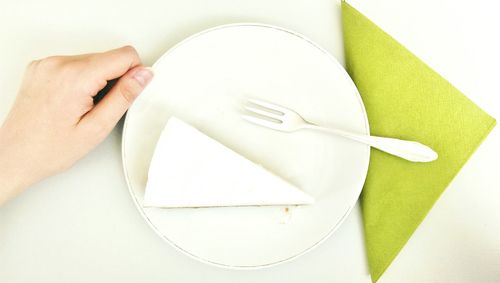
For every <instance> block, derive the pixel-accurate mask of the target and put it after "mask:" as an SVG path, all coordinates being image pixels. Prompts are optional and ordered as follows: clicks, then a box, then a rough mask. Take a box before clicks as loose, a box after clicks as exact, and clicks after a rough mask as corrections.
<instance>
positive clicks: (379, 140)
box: [303, 124, 438, 162]
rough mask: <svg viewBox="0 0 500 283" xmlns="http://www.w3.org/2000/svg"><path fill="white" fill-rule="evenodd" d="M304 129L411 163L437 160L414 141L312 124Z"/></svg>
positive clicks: (433, 153)
mask: <svg viewBox="0 0 500 283" xmlns="http://www.w3.org/2000/svg"><path fill="white" fill-rule="evenodd" d="M303 128H305V129H312V130H317V131H322V132H326V133H330V134H335V135H338V136H342V137H345V138H348V139H351V140H355V141H357V142H361V143H364V144H367V145H369V146H371V147H374V148H376V149H378V150H381V151H384V152H387V153H390V154H392V155H395V156H398V157H401V158H404V159H406V160H409V161H413V162H430V161H433V160H436V159H437V158H438V154H437V153H436V152H435V151H434V150H432V149H431V148H430V147H428V146H426V145H423V144H421V143H419V142H415V141H407V140H400V139H395V138H386V137H377V136H370V135H360V134H355V133H350V132H346V131H343V130H339V129H333V128H326V127H321V126H317V125H313V124H306V125H304V126H303Z"/></svg>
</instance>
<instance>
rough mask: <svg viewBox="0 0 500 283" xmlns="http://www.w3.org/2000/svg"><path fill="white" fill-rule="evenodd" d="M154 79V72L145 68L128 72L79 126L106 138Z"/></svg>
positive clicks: (86, 115) (83, 118)
mask: <svg viewBox="0 0 500 283" xmlns="http://www.w3.org/2000/svg"><path fill="white" fill-rule="evenodd" d="M152 78H153V72H152V70H151V69H149V68H145V67H135V68H133V69H131V70H130V71H128V72H126V73H125V75H123V76H122V77H121V78H120V79H119V80H118V82H117V83H116V84H115V85H114V86H113V88H112V89H111V90H110V91H109V93H108V94H107V95H106V96H105V97H104V98H103V99H102V100H101V101H100V102H99V103H98V104H97V105H96V106H95V107H94V108H93V109H92V110H91V111H90V112H88V113H87V114H85V116H84V117H82V119H81V120H80V122H79V126H80V127H84V128H86V129H87V130H88V129H90V131H91V132H97V133H95V134H99V133H100V134H104V135H103V136H106V135H107V134H108V133H109V132H110V131H111V130H112V129H113V127H114V126H115V125H116V123H118V121H119V120H120V118H121V117H122V116H123V114H125V112H126V111H127V109H128V108H129V107H130V105H131V104H132V102H133V101H134V100H135V98H136V97H137V96H138V95H139V94H140V93H141V91H142V90H143V89H144V87H146V85H147V84H148V83H149V82H150V81H151V79H152Z"/></svg>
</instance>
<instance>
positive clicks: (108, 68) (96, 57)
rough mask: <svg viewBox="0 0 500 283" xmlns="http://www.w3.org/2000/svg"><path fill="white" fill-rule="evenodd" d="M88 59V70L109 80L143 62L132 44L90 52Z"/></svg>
mask: <svg viewBox="0 0 500 283" xmlns="http://www.w3.org/2000/svg"><path fill="white" fill-rule="evenodd" d="M86 60H87V63H88V67H89V68H88V70H91V71H92V73H93V74H94V75H95V76H96V77H98V78H100V79H105V80H108V81H109V80H112V79H115V78H118V77H120V76H122V75H123V74H125V73H126V72H127V71H128V70H130V69H131V68H134V67H136V66H139V65H140V64H141V59H140V58H139V55H138V54H137V51H136V50H135V49H134V48H133V47H131V46H124V47H121V48H117V49H113V50H109V51H106V52H102V53H94V54H89V55H88V57H87V58H86Z"/></svg>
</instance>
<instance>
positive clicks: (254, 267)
mask: <svg viewBox="0 0 500 283" xmlns="http://www.w3.org/2000/svg"><path fill="white" fill-rule="evenodd" d="M244 26H246V27H252V26H253V27H261V28H271V29H276V30H279V31H282V32H287V33H289V34H291V35H294V36H296V37H298V38H300V39H302V40H305V41H307V42H308V43H309V44H311V45H312V46H314V47H315V48H317V49H318V50H319V51H321V52H323V53H324V54H325V55H326V56H327V57H328V58H329V59H330V60H331V61H332V62H333V63H334V64H335V65H336V66H337V68H339V69H340V70H341V73H343V75H344V77H346V79H347V80H348V81H349V83H350V84H351V85H352V87H353V89H354V91H355V93H354V95H355V96H356V99H357V100H358V104H359V105H360V107H361V110H362V114H363V118H364V122H365V123H364V126H365V132H366V134H370V125H369V121H368V114H367V112H366V108H365V105H364V103H363V100H362V98H361V95H360V93H359V90H358V88H357V87H356V85H355V83H354V82H353V80H352V78H351V77H350V76H349V74H348V73H347V70H346V69H345V68H344V67H343V66H342V65H341V64H340V62H339V61H338V60H337V58H335V57H334V56H333V55H332V54H330V53H329V52H328V51H327V50H326V49H324V48H323V47H321V46H320V45H319V44H317V43H315V42H314V41H312V40H311V39H309V38H308V37H306V36H304V35H303V34H301V33H299V32H296V31H293V30H290V29H288V28H284V27H280V26H276V25H271V24H265V23H257V22H240V23H232V24H223V25H217V26H214V27H211V28H207V29H204V30H201V31H199V32H196V33H194V34H191V35H190V36H188V37H186V38H184V39H183V40H181V41H179V42H177V43H176V44H174V45H173V46H172V47H170V48H169V49H168V50H167V51H166V52H165V53H163V54H162V55H161V56H160V57H159V58H158V59H157V60H156V61H155V63H154V64H153V65H152V68H153V69H154V68H155V66H156V65H157V64H159V63H160V62H161V61H163V59H164V58H165V57H167V56H168V55H169V54H170V53H172V52H173V51H174V50H176V49H177V48H178V47H179V46H182V45H184V44H185V43H186V42H189V41H190V40H191V39H194V38H196V37H199V36H201V35H203V34H205V33H209V32H211V31H215V30H220V29H225V28H233V27H244ZM146 88H147V87H146ZM134 106H135V103H133V104H132V106H131V107H130V108H129V110H132V109H134V108H135V107H134ZM128 121H129V115H128V111H127V113H126V114H125V120H124V123H123V130H122V135H121V136H122V142H121V158H122V168H123V173H124V175H125V181H126V183H127V189H128V192H129V194H130V196H131V197H132V199H133V202H134V204H135V207H136V208H137V210H138V211H139V213H140V214H141V216H142V217H143V218H144V220H145V221H146V223H147V224H148V225H149V227H150V228H151V229H152V230H153V231H154V232H155V233H156V234H157V235H158V236H159V237H160V238H161V239H163V240H164V241H165V242H167V243H168V244H169V245H171V246H172V247H174V249H176V250H178V251H180V252H181V253H182V254H184V255H187V256H188V257H190V258H192V259H195V260H197V261H199V262H202V263H205V264H208V265H211V266H215V267H219V268H225V269H232V270H257V269H263V268H269V267H273V266H276V265H280V264H283V263H286V262H289V261H292V260H294V259H296V258H298V257H300V256H302V255H304V254H306V253H308V252H310V251H312V250H314V249H315V248H316V247H318V246H320V245H321V244H322V243H323V242H325V241H326V240H327V239H329V238H330V237H331V236H332V235H333V233H335V231H337V229H338V228H339V227H340V226H341V225H342V223H344V221H345V219H346V218H347V216H349V215H350V214H351V212H352V209H353V208H354V206H355V205H356V203H357V201H358V199H359V197H360V195H361V192H362V190H363V187H364V183H365V182H366V177H367V175H368V167H369V164H370V156H371V150H370V146H368V145H366V146H365V151H366V155H367V157H366V164H365V165H364V172H365V173H364V174H363V180H362V184H363V185H361V186H360V188H359V189H358V192H357V194H356V195H355V199H354V200H353V201H351V202H350V205H349V207H348V208H347V209H346V212H345V213H344V215H343V216H342V217H341V218H340V220H339V221H338V222H337V223H336V224H335V226H333V227H332V228H331V229H330V231H329V232H328V233H327V234H326V235H325V236H323V238H321V239H320V240H318V241H317V242H316V243H314V244H313V245H311V246H309V247H308V248H306V249H304V250H302V251H300V252H299V253H297V254H295V255H293V256H290V257H288V258H285V259H282V260H279V261H275V262H272V263H267V264H260V265H252V266H239V265H229V264H224V263H219V262H214V261H211V260H208V259H205V258H203V257H200V256H198V255H196V254H193V253H190V252H188V251H187V250H185V249H183V248H182V247H180V246H178V245H177V244H176V243H174V242H173V241H172V240H170V239H169V238H168V237H166V236H165V235H163V233H161V231H159V229H158V228H157V227H156V226H155V225H154V224H153V223H152V221H151V220H150V219H149V217H148V216H147V215H146V213H145V211H144V208H143V207H141V205H140V204H139V201H138V200H137V197H136V196H135V193H134V191H133V189H132V185H131V182H130V177H129V175H128V171H127V162H126V153H125V148H126V146H125V145H126V138H125V137H126V133H127V126H128Z"/></svg>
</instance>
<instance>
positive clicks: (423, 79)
mask: <svg viewBox="0 0 500 283" xmlns="http://www.w3.org/2000/svg"><path fill="white" fill-rule="evenodd" d="M342 22H343V31H344V46H345V58H346V66H347V71H348V73H349V74H350V76H351V77H352V79H353V80H354V82H355V84H356V86H357V87H358V89H359V92H360V93H361V96H362V98H363V102H364V104H365V107H366V111H367V113H368V120H369V122H370V128H371V133H372V134H373V135H377V136H388V137H396V138H400V139H405V140H415V141H419V142H421V143H424V144H426V145H429V146H430V147H432V148H433V149H434V150H435V151H436V152H437V153H438V154H439V158H438V160H436V161H434V162H431V163H411V162H408V161H405V160H403V159H400V158H397V157H394V156H391V155H388V154H385V153H383V152H380V151H378V150H376V149H372V151H371V159H370V168H369V170H368V176H367V179H366V183H365V186H364V189H363V194H362V196H361V206H362V211H363V220H364V228H365V238H366V246H367V252H368V263H369V266H370V273H371V276H372V281H373V282H375V281H377V280H378V279H379V278H380V276H381V275H382V274H383V272H384V271H385V270H386V269H387V267H388V266H389V264H390V263H391V262H392V260H393V259H394V258H395V257H396V255H397V254H398V253H399V251H400V250H401V249H402V248H403V246H404V245H405V244H406V242H407V241H408V239H409V238H410V236H411V235H412V233H413V232H414V231H415V229H416V228H417V226H418V225H419V224H420V223H421V222H422V220H423V219H424V218H425V216H426V215H427V213H428V212H429V210H430V209H431V207H432V206H433V204H434V203H435V202H436V200H437V199H438V198H439V196H440V195H441V193H442V192H443V191H444V190H445V189H446V187H447V186H448V184H449V183H450V182H451V180H452V179H453V178H454V177H455V175H456V174H457V173H458V171H459V170H460V168H461V167H462V166H463V165H464V163H465V162H466V161H467V159H468V158H469V157H470V156H471V155H472V153H473V152H474V150H475V149H476V148H477V147H478V146H479V144H480V143H481V142H482V141H483V140H484V138H485V137H486V136H487V135H488V133H489V132H490V131H491V129H492V128H493V127H494V126H495V124H496V121H495V119H493V118H492V117H491V116H489V115H488V114H487V113H485V112H484V111H482V110H481V109H480V108H479V107H477V106H476V105H475V104H474V103H473V102H472V101H470V100H469V99H468V98H467V97H465V96H464V95H463V94H462V93H461V92H460V91H459V90H457V89H456V88H455V87H453V86H452V85H451V84H450V83H449V82H447V81H446V80H445V79H444V78H442V77H441V76H440V75H439V74H437V73H436V72H435V71H433V70H432V69H431V68H430V67H429V66H427V65H426V64H425V63H423V62H422V61H421V60H419V59H418V58H417V57H416V56H415V55H413V54H412V53H411V52H410V51H408V50H407V49H406V48H405V47H403V46H402V45H401V44H400V43H398V42H397V41H396V40H394V39H393V38H392V37H391V36H389V35H388V34H387V33H385V32H384V31H383V30H381V29H380V28H379V27H377V26H376V25H375V24H374V23H372V22H371V21H370V20H368V19H367V18H366V17H365V16H364V15H362V14H361V13H359V12H358V11H357V10H356V9H354V8H353V7H352V6H350V5H349V4H347V3H345V2H342Z"/></svg>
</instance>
